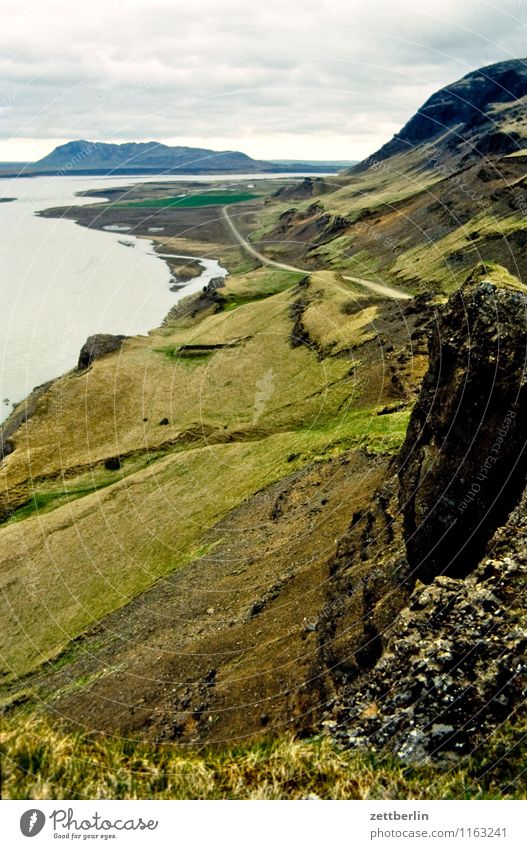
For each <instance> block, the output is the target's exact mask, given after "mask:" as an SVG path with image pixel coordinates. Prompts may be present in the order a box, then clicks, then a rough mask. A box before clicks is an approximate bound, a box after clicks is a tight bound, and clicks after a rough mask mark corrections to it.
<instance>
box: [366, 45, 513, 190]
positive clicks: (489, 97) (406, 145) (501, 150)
mask: <svg viewBox="0 0 527 849" xmlns="http://www.w3.org/2000/svg"><path fill="white" fill-rule="evenodd" d="M526 100H527V59H512V60H510V61H507V62H498V63H496V64H494V65H488V66H486V67H484V68H479V69H478V70H477V71H472V72H471V73H469V74H467V75H466V76H464V77H462V79H460V80H457V82H455V83H452V84H451V85H448V86H445V88H442V89H440V90H439V91H437V92H436V93H435V94H433V95H432V96H431V97H430V98H429V99H428V100H427V101H426V103H425V104H424V105H423V106H421V108H420V109H418V111H417V113H416V114H415V115H414V116H413V117H412V118H411V119H410V120H409V121H408V122H407V123H406V124H405V125H404V127H403V128H402V130H401V131H400V132H398V133H396V135H395V136H394V137H393V138H392V139H391V141H389V142H388V143H387V144H385V145H383V147H381V148H380V150H378V151H377V152H376V153H374V154H373V155H372V156H370V157H368V158H367V159H366V160H364V161H363V162H361V163H360V164H359V165H357V166H356V167H355V168H353V169H351V171H350V173H356V172H357V171H362V170H364V168H365V167H368V165H370V164H371V163H372V162H382V161H384V160H386V159H389V158H391V157H392V156H396V155H399V154H405V153H409V152H418V150H419V149H422V150H423V153H424V157H426V156H428V158H429V159H430V154H429V153H428V154H427V150H429V148H430V145H433V147H434V148H436V150H434V155H435V154H436V153H437V154H438V156H439V161H447V160H448V161H449V162H451V164H455V165H461V166H465V165H468V164H470V163H471V162H473V161H474V160H475V159H477V158H479V157H481V156H493V155H503V154H508V153H513V152H514V151H517V150H520V149H522V148H524V147H526V146H527V115H526V112H525V106H526ZM437 161H438V160H437V157H436V158H435V159H434V162H437ZM416 164H418V161H417V158H416Z"/></svg>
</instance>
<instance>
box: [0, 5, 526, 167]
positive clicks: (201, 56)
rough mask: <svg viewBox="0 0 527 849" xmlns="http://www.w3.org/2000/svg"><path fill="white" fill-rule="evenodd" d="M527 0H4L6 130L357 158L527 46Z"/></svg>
mask: <svg viewBox="0 0 527 849" xmlns="http://www.w3.org/2000/svg"><path fill="white" fill-rule="evenodd" d="M520 6H521V4H518V3H517V2H515V0H509V2H505V3H504V4H501V7H500V8H499V9H498V8H497V7H495V6H493V5H492V4H489V3H486V2H481V0H477V1H476V0H466V2H465V3H464V4H461V3H459V2H453V0H442V2H438V1H437V2H436V0H431V2H428V3H422V2H413V1H412V2H411V0H407V2H404V0H402V2H400V3H399V4H397V5H396V6H394V5H393V4H392V3H390V2H389V0H372V1H371V2H369V3H367V4H365V3H363V2H360V3H359V2H358V0H352V2H342V0H338V1H336V2H331V3H330V2H327V1H326V0H322V2H317V3H310V2H298V0H293V2H292V3H289V4H288V5H287V7H286V6H285V4H283V3H281V2H277V0H268V2H266V3H265V4H261V5H259V6H258V7H256V5H253V4H249V3H247V2H246V1H245V0H244V2H241V0H219V2H212V0H197V1H196V2H194V3H188V2H185V3H182V2H180V0H177V2H175V3H174V2H171V0H166V2H165V0H154V2H150V3H144V2H136V0H116V1H115V0H114V2H112V3H110V2H102V0H92V3H91V4H90V5H89V6H88V5H86V6H83V7H80V6H79V5H78V4H75V3H71V2H63V0H47V2H46V3H42V4H32V3H28V2H25V0H16V2H15V0H3V2H2V15H3V31H2V34H1V36H0V38H1V51H0V80H1V83H0V138H3V139H8V138H10V137H16V136H17V135H18V136H21V137H26V138H27V137H30V138H49V139H57V138H61V139H66V138H72V137H81V136H82V137H88V138H97V139H108V140H111V139H112V138H114V137H115V138H117V137H119V138H130V139H138V140H139V139H145V138H152V137H155V138H158V139H160V140H163V139H168V138H170V139H177V137H179V136H181V137H182V138H183V137H184V138H185V139H186V140H189V139H192V138H193V137H196V138H200V139H202V138H206V137H207V136H210V137H211V138H214V137H222V138H228V139H232V146H238V147H241V148H243V147H245V148H249V152H251V151H250V147H251V145H252V144H253V143H256V142H257V141H258V138H259V137H260V136H266V137H269V135H271V136H272V134H273V133H276V134H281V133H287V134H288V135H289V136H293V137H295V136H296V137H297V138H298V155H299V156H301V155H302V146H303V144H304V142H305V140H306V139H307V138H311V139H317V138H318V139H320V143H321V145H324V146H325V151H324V152H323V153H322V152H321V155H324V156H326V155H327V156H328V157H330V156H337V155H338V156H349V157H353V156H354V155H355V153H354V145H355V143H356V142H357V141H358V142H360V146H361V150H362V146H363V145H367V144H368V138H369V139H370V140H371V148H372V149H373V148H374V147H375V146H376V145H377V144H378V143H379V142H381V141H383V140H384V138H383V134H384V136H386V134H388V135H390V134H391V132H393V131H395V130H396V129H397V128H398V127H399V126H400V125H401V124H402V123H404V121H406V120H407V118H408V117H410V115H411V114H412V113H413V112H414V111H415V109H416V108H417V107H418V106H419V105H420V103H421V102H422V101H423V100H424V99H426V97H428V96H429V95H430V94H431V93H432V92H433V91H434V90H436V89H437V88H439V87H440V86H442V85H445V84H446V83H448V82H451V81H453V80H455V79H456V78H458V77H459V76H462V75H463V74H464V73H467V72H468V71H469V70H471V69H473V68H475V67H477V66H478V65H481V64H486V63H489V62H492V61H498V60H500V59H504V58H510V57H511V56H514V55H517V53H516V51H520V52H521V51H522V49H524V48H523V47H522V43H524V41H525V27H524V26H523V24H522V22H521V20H520V21H519V20H518V19H519V18H520V17H521V11H522V10H521V8H520ZM343 137H348V138H349V149H347V150H343V149H341V148H340V147H339V150H336V149H335V146H334V144H333V142H332V139H334V140H336V139H337V138H339V139H340V140H342V138H343ZM290 143H291V142H290ZM332 144H333V147H332ZM341 144H342V142H341V141H339V145H341ZM290 152H291V151H289V150H288V151H284V155H289V153H290Z"/></svg>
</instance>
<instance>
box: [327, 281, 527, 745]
mask: <svg viewBox="0 0 527 849" xmlns="http://www.w3.org/2000/svg"><path fill="white" fill-rule="evenodd" d="M526 310H527V294H526V292H525V291H521V290H519V289H518V288H517V287H514V286H511V285H509V281H508V280H507V279H503V280H501V281H499V282H496V281H495V279H494V280H491V279H488V277H487V276H486V272H485V269H484V268H480V269H477V270H476V271H475V272H474V273H473V274H472V275H471V276H470V277H469V279H468V280H467V281H466V283H465V285H464V286H463V287H462V288H461V290H460V291H458V292H457V293H456V294H455V295H453V296H452V298H451V299H450V301H449V302H448V304H447V305H446V307H445V308H444V309H443V310H442V311H441V312H440V314H439V315H438V316H437V317H436V319H435V320H434V321H431V322H430V328H431V329H430V365H429V371H428V373H427V375H426V377H425V379H424V382H423V386H422V390H421V394H420V397H419V399H418V401H417V404H416V405H415V407H414V410H413V413H412V416H411V419H410V424H409V428H408V433H407V438H406V441H405V443H404V445H403V447H402V449H401V451H400V452H399V454H398V456H397V458H396V459H395V461H394V462H393V463H392V466H391V470H390V472H391V473H390V474H389V476H388V480H387V481H386V483H385V484H383V486H382V487H381V488H380V489H379V490H378V491H377V493H376V495H375V497H374V500H373V505H372V507H371V508H370V510H368V511H367V513H366V514H365V515H362V516H355V517H354V521H353V523H352V526H351V528H350V530H349V532H348V534H347V535H346V536H345V537H344V538H343V540H342V541H341V543H340V545H339V551H338V555H337V558H336V560H335V563H334V567H333V575H334V581H333V583H332V585H331V590H330V593H329V597H328V603H327V608H326V621H325V627H324V628H323V630H322V640H321V645H322V647H323V649H322V650H323V652H324V654H325V656H326V662H327V665H328V668H329V670H330V677H331V680H332V682H333V687H334V692H336V695H335V696H334V701H333V703H332V708H331V710H330V712H329V713H328V716H327V718H326V727H327V728H329V729H331V732H332V733H333V734H334V735H335V736H336V738H337V739H338V740H339V741H340V742H344V743H345V744H347V745H360V746H373V747H375V748H388V749H389V750H391V751H392V752H394V753H396V754H398V755H400V756H402V757H404V758H406V759H408V760H422V758H423V757H424V756H427V755H430V756H431V755H434V754H437V753H445V752H449V753H450V754H453V753H456V752H457V753H466V752H467V751H470V750H473V749H474V748H475V747H476V746H477V745H479V744H480V743H481V742H482V741H483V740H484V739H485V737H486V736H488V735H489V734H490V733H491V732H492V731H493V730H494V729H495V728H496V727H497V726H498V725H499V724H500V723H501V722H502V721H503V720H504V719H505V718H507V717H508V716H510V715H511V714H512V713H514V712H515V711H516V710H518V709H519V708H520V707H521V705H522V703H523V700H524V696H525V687H526V684H527V678H526V673H527V659H526V655H525V649H526V646H527V632H526V630H525V616H524V610H525V608H524V603H525V598H524V594H525V573H526V564H527V546H526V544H525V530H526V528H527V493H526V492H525V478H526V465H525V446H526V424H527V410H526V407H525V357H526V354H527V318H526ZM397 609H398V612H397Z"/></svg>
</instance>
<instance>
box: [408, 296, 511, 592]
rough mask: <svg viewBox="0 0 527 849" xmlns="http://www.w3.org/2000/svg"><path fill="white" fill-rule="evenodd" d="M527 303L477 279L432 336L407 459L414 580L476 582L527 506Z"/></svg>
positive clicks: (454, 299) (455, 300)
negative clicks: (495, 540)
mask: <svg viewBox="0 0 527 849" xmlns="http://www.w3.org/2000/svg"><path fill="white" fill-rule="evenodd" d="M526 358H527V297H526V296H525V295H524V294H523V293H521V292H516V291H513V290H508V289H505V288H498V287H497V286H495V285H493V284H492V283H490V282H480V283H478V282H471V280H470V279H469V281H468V282H467V283H466V284H465V286H463V287H462V289H461V290H459V291H458V292H457V293H456V294H455V295H454V296H453V297H452V298H451V299H450V301H449V303H448V306H447V308H446V309H445V310H444V312H443V313H442V315H441V317H440V319H439V320H438V322H437V324H436V326H435V327H434V329H433V332H432V336H431V340H430V366H429V371H428V374H427V375H426V378H425V380H424V383H423V387H422V391H421V395H420V397H419V400H418V402H417V404H416V406H415V408H414V411H413V414H412V417H411V421H410V425H409V428H408V432H407V437H406V441H405V443H404V446H403V448H402V450H401V453H400V456H399V458H398V471H399V480H400V506H401V511H402V513H403V516H404V535H405V540H406V549H407V556H408V561H409V563H410V566H411V567H412V569H413V570H414V574H415V577H418V578H420V579H421V580H423V581H430V580H431V579H433V577H434V576H435V575H439V574H446V575H451V576H453V577H457V576H461V577H463V576H465V575H467V574H468V573H469V572H470V571H472V569H473V568H474V567H475V565H476V564H477V563H478V561H479V560H480V558H481V556H482V554H483V551H484V549H485V546H486V543H487V541H488V540H489V538H490V537H491V536H492V533H493V532H494V530H495V529H496V528H497V527H498V526H499V525H501V524H503V523H504V522H505V521H506V519H507V516H508V514H509V513H510V511H511V510H512V508H513V507H514V506H515V505H516V504H517V503H518V500H519V498H520V496H521V493H522V491H523V489H524V487H525V477H526V472H527V450H526V448H527V446H526V431H525V423H526V421H527V391H526V372H525V365H526Z"/></svg>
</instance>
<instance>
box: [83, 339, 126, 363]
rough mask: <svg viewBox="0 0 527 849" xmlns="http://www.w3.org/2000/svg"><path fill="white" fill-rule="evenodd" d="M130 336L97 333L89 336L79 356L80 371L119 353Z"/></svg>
mask: <svg viewBox="0 0 527 849" xmlns="http://www.w3.org/2000/svg"><path fill="white" fill-rule="evenodd" d="M125 339H128V336H113V335H112V334H111V333H95V334H94V335H93V336H88V338H87V339H86V342H85V343H84V345H83V346H82V348H81V352H80V354H79V362H78V365H77V370H78V371H84V369H87V368H89V367H90V366H91V364H92V362H93V361H94V360H97V359H99V358H100V357H104V356H105V354H111V353H113V352H114V351H118V350H119V348H120V347H121V345H122V344H123V342H124V340H125Z"/></svg>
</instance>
